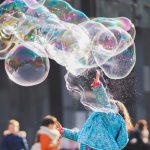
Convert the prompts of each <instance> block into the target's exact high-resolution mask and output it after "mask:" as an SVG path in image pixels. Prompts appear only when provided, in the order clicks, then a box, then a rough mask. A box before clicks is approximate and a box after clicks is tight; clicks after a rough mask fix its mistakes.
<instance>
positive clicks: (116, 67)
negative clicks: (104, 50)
mask: <svg viewBox="0 0 150 150" xmlns="http://www.w3.org/2000/svg"><path fill="white" fill-rule="evenodd" d="M135 62H136V53H135V45H132V46H131V47H129V48H128V49H126V50H125V51H123V52H122V53H120V54H118V55H116V56H114V57H111V58H110V59H109V60H108V61H107V62H105V64H103V65H101V66H100V67H101V69H102V70H103V71H104V73H105V75H106V76H107V77H109V78H111V79H122V78H125V77H126V76H128V75H129V73H130V72H131V71H132V69H133V67H134V65H135Z"/></svg>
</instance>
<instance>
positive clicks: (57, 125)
mask: <svg viewBox="0 0 150 150" xmlns="http://www.w3.org/2000/svg"><path fill="white" fill-rule="evenodd" d="M55 125H56V127H57V128H58V129H59V128H62V125H61V124H60V123H59V122H58V121H56V122H55Z"/></svg>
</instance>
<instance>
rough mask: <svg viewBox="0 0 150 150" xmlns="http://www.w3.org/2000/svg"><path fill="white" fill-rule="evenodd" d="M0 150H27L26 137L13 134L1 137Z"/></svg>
mask: <svg viewBox="0 0 150 150" xmlns="http://www.w3.org/2000/svg"><path fill="white" fill-rule="evenodd" d="M0 149H1V150H29V148H28V144H27V141H26V139H24V138H22V137H20V136H18V135H13V134H8V135H5V136H4V137H3V140H2V143H1V148H0Z"/></svg>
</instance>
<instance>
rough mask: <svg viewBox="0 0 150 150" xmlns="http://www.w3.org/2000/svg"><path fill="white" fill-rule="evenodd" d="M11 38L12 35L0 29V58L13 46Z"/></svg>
mask: <svg viewBox="0 0 150 150" xmlns="http://www.w3.org/2000/svg"><path fill="white" fill-rule="evenodd" d="M13 38H14V37H13V35H8V34H7V33H5V32H4V31H3V30H1V31H0V59H5V57H6V55H7V53H8V52H9V51H10V50H11V49H12V48H13V47H14V46H15V43H13Z"/></svg>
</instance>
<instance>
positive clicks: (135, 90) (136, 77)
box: [0, 0, 150, 145]
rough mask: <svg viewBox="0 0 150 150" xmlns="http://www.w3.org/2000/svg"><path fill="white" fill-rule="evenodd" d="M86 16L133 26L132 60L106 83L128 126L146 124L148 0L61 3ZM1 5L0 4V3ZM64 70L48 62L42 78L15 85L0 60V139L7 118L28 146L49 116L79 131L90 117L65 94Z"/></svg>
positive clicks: (149, 110) (149, 115)
mask: <svg viewBox="0 0 150 150" xmlns="http://www.w3.org/2000/svg"><path fill="white" fill-rule="evenodd" d="M66 1H67V2H69V3H70V4H71V5H72V6H73V7H75V8H76V9H78V10H81V11H83V12H84V13H85V14H87V15H88V16H89V17H91V18H92V17H110V18H111V17H118V16H122V17H128V18H130V19H131V20H132V21H133V23H134V24H135V26H136V31H137V35H136V40H135V44H136V53H137V62H136V66H135V68H134V70H133V71H132V72H131V74H130V75H129V76H128V77H126V78H125V79H122V80H109V82H110V84H109V85H110V87H109V88H110V90H111V92H112V93H113V95H114V98H115V99H118V100H122V101H123V102H124V103H125V105H126V106H127V108H128V110H129V112H130V115H131V117H132V120H133V122H136V121H137V120H139V119H146V120H147V121H148V123H149V125H150V50H149V49H150V37H149V36H150V0H66ZM1 2H2V1H1ZM65 73H66V70H65V69H64V67H62V66H60V65H58V64H57V63H55V62H54V61H51V71H50V73H49V76H48V78H47V80H45V81H44V82H43V83H42V84H40V85H37V86H33V87H22V86H19V85H16V84H15V83H13V82H12V81H10V80H9V78H8V77H7V75H6V72H5V69H4V62H3V61H0V135H2V132H3V131H4V130H5V129H6V127H7V123H8V121H9V120H10V119H12V118H14V119H17V120H18V121H19V122H20V123H21V129H22V130H25V131H26V132H27V134H28V136H27V139H28V141H29V144H30V145H31V144H32V143H33V142H34V138H35V133H36V131H37V129H38V128H39V126H40V121H41V119H42V118H43V117H44V116H45V115H48V114H51V115H54V116H56V117H57V118H58V120H59V121H60V122H61V123H62V124H63V126H64V127H68V128H74V127H78V128H81V126H82V124H83V123H84V122H85V120H86V119H87V117H88V115H89V113H90V112H89V111H88V110H86V109H85V108H84V107H83V106H82V105H81V104H80V102H79V101H78V100H74V99H73V98H72V96H70V95H69V93H68V91H67V89H66V86H65V80H64V75H65Z"/></svg>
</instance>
